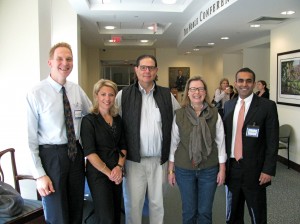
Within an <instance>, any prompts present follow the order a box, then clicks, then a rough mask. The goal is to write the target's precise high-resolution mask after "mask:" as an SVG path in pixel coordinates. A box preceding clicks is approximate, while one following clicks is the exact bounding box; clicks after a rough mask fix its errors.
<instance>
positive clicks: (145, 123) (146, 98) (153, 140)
mask: <svg viewBox="0 0 300 224" xmlns="http://www.w3.org/2000/svg"><path fill="white" fill-rule="evenodd" d="M154 87H155V85H153V87H152V89H151V90H150V92H149V93H146V91H145V89H143V87H142V86H141V85H139V90H140V91H141V94H142V111H141V124H140V145H141V148H140V155H141V157H160V156H161V148H162V140H163V139H162V120H161V114H160V111H159V108H158V106H157V104H156V102H155V99H154V97H153V91H154ZM170 95H171V99H172V106H173V111H175V110H176V109H179V108H180V105H179V103H178V102H177V100H176V99H175V97H174V96H173V95H172V94H171V92H170ZM121 99H122V90H121V91H119V92H118V94H117V97H116V103H117V105H118V107H119V114H120V116H122V103H121V102H122V101H121Z"/></svg>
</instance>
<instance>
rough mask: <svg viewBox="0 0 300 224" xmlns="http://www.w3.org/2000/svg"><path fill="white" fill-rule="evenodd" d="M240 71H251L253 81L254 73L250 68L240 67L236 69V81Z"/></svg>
mask: <svg viewBox="0 0 300 224" xmlns="http://www.w3.org/2000/svg"><path fill="white" fill-rule="evenodd" d="M240 72H249V73H251V74H252V76H253V82H255V73H254V71H252V70H251V69H250V68H241V69H240V70H238V71H237V73H236V74H235V80H236V81H237V76H238V74H239V73H240Z"/></svg>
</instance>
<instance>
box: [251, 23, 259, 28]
mask: <svg viewBox="0 0 300 224" xmlns="http://www.w3.org/2000/svg"><path fill="white" fill-rule="evenodd" d="M250 27H252V28H258V27H260V24H252V25H250Z"/></svg>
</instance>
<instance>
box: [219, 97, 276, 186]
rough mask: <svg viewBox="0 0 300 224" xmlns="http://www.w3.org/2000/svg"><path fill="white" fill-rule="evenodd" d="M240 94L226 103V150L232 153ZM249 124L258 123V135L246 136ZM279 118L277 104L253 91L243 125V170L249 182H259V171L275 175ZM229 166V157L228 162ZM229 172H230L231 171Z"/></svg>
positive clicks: (228, 154) (224, 118)
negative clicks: (233, 126)
mask: <svg viewBox="0 0 300 224" xmlns="http://www.w3.org/2000/svg"><path fill="white" fill-rule="evenodd" d="M238 99H239V98H234V99H232V100H229V101H227V102H226V103H225V105H224V117H223V120H224V128H225V134H226V138H225V139H226V152H227V156H228V158H230V155H231V145H232V142H231V141H232V123H233V114H234V109H235V105H236V103H237V100H238ZM248 125H255V126H259V135H258V137H257V138H255V137H247V136H246V131H247V126H248ZM278 136H279V122H278V114H277V107H276V104H275V103H274V102H273V101H271V100H267V99H265V98H262V97H258V96H257V95H255V94H254V95H253V99H252V102H251V104H250V107H249V110H248V112H247V115H246V117H245V121H244V126H243V129H242V138H243V172H244V174H245V176H246V177H247V180H248V181H249V183H251V182H252V183H253V181H254V182H255V183H256V182H258V179H259V176H260V173H261V172H263V173H266V174H269V175H272V176H274V175H275V172H276V161H277V153H278V141H279V137H278ZM227 165H228V166H227V170H228V171H229V172H230V170H229V167H230V166H229V160H228V163H227ZM229 175H230V173H229Z"/></svg>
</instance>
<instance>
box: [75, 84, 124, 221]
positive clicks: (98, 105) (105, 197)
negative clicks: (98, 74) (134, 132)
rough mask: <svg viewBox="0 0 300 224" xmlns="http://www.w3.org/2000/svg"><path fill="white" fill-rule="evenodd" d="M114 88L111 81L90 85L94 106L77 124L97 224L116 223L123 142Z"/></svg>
mask: <svg viewBox="0 0 300 224" xmlns="http://www.w3.org/2000/svg"><path fill="white" fill-rule="evenodd" d="M117 91H118V90H117V85H116V84H115V83H114V82H112V81H110V80H105V79H101V80H99V81H98V82H97V83H96V84H95V85H94V92H93V93H94V94H93V95H94V106H93V108H92V110H91V113H90V114H88V115H86V116H85V117H83V119H82V123H81V131H80V135H81V141H82V146H83V152H84V156H86V158H87V164H86V176H87V181H88V184H89V188H90V191H91V195H92V198H93V203H94V208H95V215H96V218H97V223H99V224H100V223H102V224H117V223H118V224H119V223H120V217H121V200H122V184H121V183H122V178H123V167H124V163H125V156H126V144H125V138H124V133H123V130H122V129H123V128H122V121H121V117H120V116H119V115H118V113H117V108H116V106H115V97H116V94H117Z"/></svg>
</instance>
